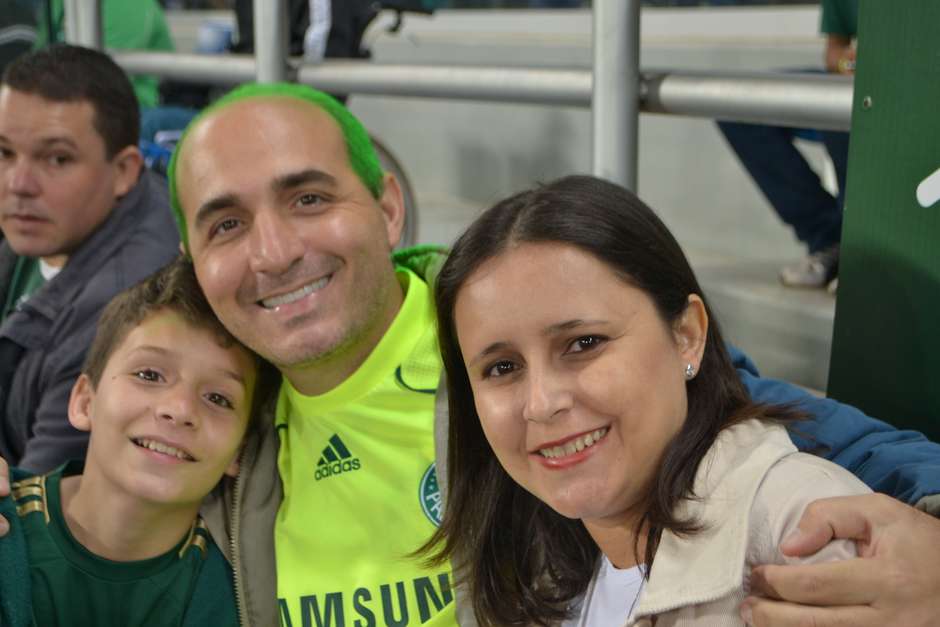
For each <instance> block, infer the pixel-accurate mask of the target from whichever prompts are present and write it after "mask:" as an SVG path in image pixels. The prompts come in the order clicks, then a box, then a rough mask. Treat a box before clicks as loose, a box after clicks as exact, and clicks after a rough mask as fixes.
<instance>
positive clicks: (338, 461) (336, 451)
mask: <svg viewBox="0 0 940 627" xmlns="http://www.w3.org/2000/svg"><path fill="white" fill-rule="evenodd" d="M360 468H362V464H361V463H360V462H359V458H358V457H353V456H352V453H350V452H349V449H348V448H346V445H345V444H343V441H342V440H340V439H339V436H338V435H336V434H335V433H334V434H333V435H332V436H331V437H330V443H329V444H327V445H326V448H325V449H323V454H322V455H321V456H320V461H318V462H317V471H316V473H314V475H313V476H314V479H316V480H317V481H319V480H320V479H326V478H327V477H332V476H334V475H339V474H342V473H344V472H352V471H353V470H359V469H360Z"/></svg>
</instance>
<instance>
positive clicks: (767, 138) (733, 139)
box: [718, 122, 849, 253]
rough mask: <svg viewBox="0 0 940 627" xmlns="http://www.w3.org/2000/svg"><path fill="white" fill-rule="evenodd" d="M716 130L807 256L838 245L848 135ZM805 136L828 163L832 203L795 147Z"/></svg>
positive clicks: (727, 126) (728, 126)
mask: <svg viewBox="0 0 940 627" xmlns="http://www.w3.org/2000/svg"><path fill="white" fill-rule="evenodd" d="M718 128H719V129H721V132H722V134H723V135H724V136H725V139H727V140H728V143H729V144H730V145H731V148H732V149H734V152H735V153H736V154H737V155H738V158H739V159H740V160H741V163H742V164H743V165H744V167H745V169H747V171H748V173H750V175H751V178H753V179H754V182H755V183H756V184H757V186H758V187H759V188H760V190H761V191H762V192H763V193H764V196H765V197H766V198H767V200H768V201H769V202H770V204H771V205H772V206H773V208H774V209H775V210H776V212H777V215H779V216H780V218H781V219H782V220H783V221H784V222H786V223H787V224H789V225H790V226H791V227H793V230H794V231H795V232H796V236H797V237H798V238H799V239H800V241H801V242H803V243H804V244H806V246H807V248H809V252H810V253H814V252H816V251H819V250H822V249H823V248H827V247H828V246H831V245H832V244H836V243H838V242H839V241H840V239H841V236H842V206H843V203H844V199H845V173H846V166H847V164H848V156H849V134H848V133H843V132H836V131H805V130H802V129H795V128H784V127H778V126H763V125H760V124H742V123H738V122H719V123H718ZM807 133H810V134H812V135H814V136H816V135H818V138H819V139H820V140H821V141H822V143H823V144H824V145H825V146H826V150H827V151H828V152H829V156H830V157H831V158H832V163H833V165H834V166H835V170H836V178H837V180H838V182H839V194H838V196H836V197H833V196H832V194H830V193H829V192H827V191H826V190H825V189H823V186H822V184H821V183H820V181H819V176H817V175H816V173H815V172H814V171H813V169H812V168H810V167H809V164H808V163H806V159H804V158H803V155H802V154H801V153H800V151H799V150H798V149H797V148H796V146H794V145H793V140H794V138H795V137H798V136H799V137H806V136H807Z"/></svg>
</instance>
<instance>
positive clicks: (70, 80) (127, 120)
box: [0, 44, 140, 159]
mask: <svg viewBox="0 0 940 627" xmlns="http://www.w3.org/2000/svg"><path fill="white" fill-rule="evenodd" d="M0 82H2V83H3V85H4V86H6V87H9V88H10V89H13V90H15V91H18V92H22V93H25V94H30V95H34V96H39V97H40V98H43V99H44V100H49V101H52V102H82V101H86V102H88V103H90V104H91V106H92V108H93V109H94V116H93V118H92V121H93V124H94V126H95V130H96V131H98V134H99V135H101V138H102V139H103V140H104V146H105V153H106V155H107V158H108V159H111V158H113V157H114V155H116V154H117V153H118V152H120V151H121V150H123V149H124V148H125V147H127V146H136V145H137V142H138V139H139V136H140V107H139V106H138V104H137V96H135V95H134V88H133V86H132V85H131V82H130V80H129V79H128V78H127V74H125V73H124V70H122V69H121V68H120V67H119V66H118V64H117V63H115V62H114V61H113V60H112V59H111V57H109V56H108V55H106V54H105V53H103V52H99V51H97V50H92V49H91V48H82V47H80V46H71V45H68V44H55V45H53V46H49V47H48V48H43V49H41V50H36V51H35V52H31V53H29V54H25V55H23V56H21V57H19V58H17V59H16V60H15V61H13V62H12V63H10V65H8V66H7V68H6V69H5V70H4V72H3V78H2V81H0Z"/></svg>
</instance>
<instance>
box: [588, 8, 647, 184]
mask: <svg viewBox="0 0 940 627" xmlns="http://www.w3.org/2000/svg"><path fill="white" fill-rule="evenodd" d="M593 24H594V30H593V43H594V70H593V73H594V80H593V87H592V97H591V113H592V138H593V142H592V163H593V165H592V170H593V172H594V174H595V175H596V176H599V177H602V178H605V179H608V180H610V181H613V182H615V183H619V184H620V185H623V186H624V187H626V188H627V189H630V190H633V191H636V184H637V143H638V139H639V137H638V133H639V116H640V0H594V15H593Z"/></svg>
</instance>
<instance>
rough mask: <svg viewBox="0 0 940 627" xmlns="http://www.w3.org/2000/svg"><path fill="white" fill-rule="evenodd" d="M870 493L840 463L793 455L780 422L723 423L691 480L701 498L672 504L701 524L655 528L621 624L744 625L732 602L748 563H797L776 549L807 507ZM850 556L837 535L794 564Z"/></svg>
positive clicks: (850, 548)
mask: <svg viewBox="0 0 940 627" xmlns="http://www.w3.org/2000/svg"><path fill="white" fill-rule="evenodd" d="M870 491H871V490H869V489H868V487H866V486H865V484H863V483H862V482H861V481H859V480H858V479H856V478H855V477H854V476H853V475H852V474H850V473H849V472H847V471H846V470H844V469H842V468H840V467H839V466H836V465H834V464H831V463H829V462H827V461H825V460H823V459H820V458H818V457H813V456H811V455H807V454H804V453H798V452H797V451H796V448H795V447H794V446H793V443H792V442H791V441H790V438H789V436H788V435H787V432H786V430H785V429H784V428H783V427H780V426H776V425H767V424H765V423H761V422H758V421H756V420H749V421H746V422H743V423H740V424H737V425H735V426H732V427H730V428H728V429H725V430H724V431H722V432H721V434H719V436H718V438H717V440H716V441H715V444H714V445H712V447H711V449H709V451H708V453H707V454H706V455H705V458H704V459H703V460H702V464H701V466H700V468H699V471H698V474H697V475H696V477H695V494H696V495H698V496H699V497H701V499H700V500H694V501H693V500H690V501H684V502H683V503H682V505H680V508H679V510H680V511H679V513H680V514H681V515H683V516H686V515H689V514H692V515H693V516H695V517H696V519H698V520H700V521H702V522H704V523H705V524H706V525H707V526H706V528H705V530H704V531H702V532H700V533H698V534H695V535H692V536H690V537H687V538H681V537H679V536H676V535H675V534H672V533H668V532H667V533H664V534H663V536H662V539H661V540H660V544H659V547H658V549H657V551H656V558H655V560H654V561H653V568H652V570H651V571H650V578H649V581H647V583H646V586H645V588H644V590H643V593H642V595H641V597H640V599H639V604H638V605H637V608H636V613H635V618H634V619H633V620H631V621H629V622H627V623H626V625H629V626H633V625H636V626H637V627H654V626H655V627H687V626H690V625H696V626H699V627H702V626H707V627H743V626H744V622H743V621H742V620H741V618H740V617H739V615H738V607H739V606H740V604H741V602H742V601H743V600H744V598H745V596H747V593H746V591H747V589H748V577H749V573H750V569H751V566H753V565H757V564H783V563H789V562H794V561H796V560H793V559H792V558H787V557H784V556H783V555H782V554H781V553H780V552H779V550H778V549H777V547H778V545H779V543H780V541H781V540H783V539H784V538H786V537H787V536H788V535H789V534H790V533H791V532H792V531H794V530H795V529H796V525H797V523H798V522H799V520H800V516H801V515H802V513H803V509H804V508H805V507H806V505H807V504H809V502H810V501H813V500H815V499H818V498H823V497H829V496H839V495H850V494H864V493H868V492H870ZM854 556H855V546H854V544H853V543H851V542H846V541H838V542H834V543H832V544H830V545H829V546H828V547H826V548H825V549H823V551H821V552H820V553H818V554H816V555H815V556H813V557H811V558H808V559H806V560H802V561H804V562H805V563H812V562H820V561H831V560H835V559H846V558H849V557H854Z"/></svg>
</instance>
